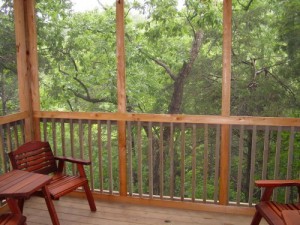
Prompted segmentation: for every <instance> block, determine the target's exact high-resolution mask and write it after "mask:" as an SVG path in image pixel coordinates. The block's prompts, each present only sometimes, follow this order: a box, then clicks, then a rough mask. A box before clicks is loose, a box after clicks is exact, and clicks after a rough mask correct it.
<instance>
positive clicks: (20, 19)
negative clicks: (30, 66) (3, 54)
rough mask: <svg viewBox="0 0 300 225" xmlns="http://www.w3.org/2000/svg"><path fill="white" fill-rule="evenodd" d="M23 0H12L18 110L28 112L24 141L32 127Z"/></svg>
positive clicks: (27, 138)
mask: <svg viewBox="0 0 300 225" xmlns="http://www.w3.org/2000/svg"><path fill="white" fill-rule="evenodd" d="M25 4H26V3H25V1H24V0H14V18H15V34H16V54H17V71H18V85H19V100H20V111H21V112H28V113H29V117H27V118H26V119H25V127H24V133H25V141H30V140H32V138H33V129H32V125H33V124H32V123H33V122H32V107H31V104H30V103H31V101H28V100H29V99H30V87H29V79H30V75H29V73H28V70H27V54H26V53H27V47H26V29H25V26H26V25H25V23H26V22H25Z"/></svg>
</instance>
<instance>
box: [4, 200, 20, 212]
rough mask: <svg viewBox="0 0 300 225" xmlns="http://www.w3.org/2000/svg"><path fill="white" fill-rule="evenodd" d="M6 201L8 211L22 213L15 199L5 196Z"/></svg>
mask: <svg viewBox="0 0 300 225" xmlns="http://www.w3.org/2000/svg"><path fill="white" fill-rule="evenodd" d="M6 202H7V204H8V207H9V209H10V211H12V212H13V213H15V214H22V211H21V210H20V208H19V205H18V200H17V199H14V198H7V199H6Z"/></svg>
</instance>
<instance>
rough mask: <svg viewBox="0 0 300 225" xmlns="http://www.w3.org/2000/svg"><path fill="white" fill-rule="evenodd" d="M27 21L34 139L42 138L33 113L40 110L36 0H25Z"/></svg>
mask: <svg viewBox="0 0 300 225" xmlns="http://www.w3.org/2000/svg"><path fill="white" fill-rule="evenodd" d="M25 2H26V7H25V21H26V40H27V70H28V74H29V75H30V79H29V87H30V92H29V93H30V99H28V101H30V102H31V103H30V104H31V107H32V108H31V116H32V121H33V135H34V137H33V138H34V140H40V139H41V134H40V120H39V118H35V117H34V116H33V113H34V112H35V111H40V92H39V74H38V53H37V31H36V16H35V0H25Z"/></svg>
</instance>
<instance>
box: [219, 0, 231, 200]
mask: <svg viewBox="0 0 300 225" xmlns="http://www.w3.org/2000/svg"><path fill="white" fill-rule="evenodd" d="M231 18H232V0H224V1H223V74H222V77H223V79H222V116H230V94H231V92H230V89H231V46H232V45H231V41H232V34H231ZM229 155H230V126H229V125H222V127H221V157H220V192H219V203H220V204H221V205H227V204H228V200H229V197H228V193H229V166H230V165H229Z"/></svg>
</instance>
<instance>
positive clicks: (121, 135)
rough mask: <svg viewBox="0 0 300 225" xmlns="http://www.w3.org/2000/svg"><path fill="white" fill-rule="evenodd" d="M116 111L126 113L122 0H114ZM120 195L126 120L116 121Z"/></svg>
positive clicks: (124, 181) (124, 189)
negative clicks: (115, 22)
mask: <svg viewBox="0 0 300 225" xmlns="http://www.w3.org/2000/svg"><path fill="white" fill-rule="evenodd" d="M116 20H117V30H116V34H117V71H118V81H117V88H118V112H119V113H126V91H125V88H126V87H125V21H124V0H116ZM118 142H119V179H120V195H121V196H126V195H127V160H126V159H127V158H126V156H127V154H126V122H125V121H118Z"/></svg>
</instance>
